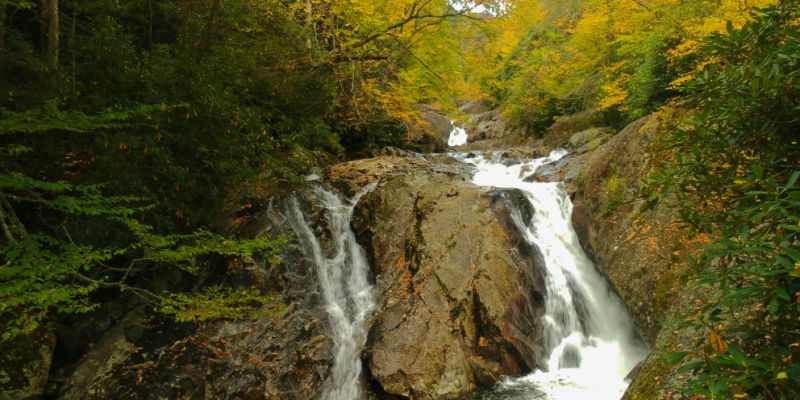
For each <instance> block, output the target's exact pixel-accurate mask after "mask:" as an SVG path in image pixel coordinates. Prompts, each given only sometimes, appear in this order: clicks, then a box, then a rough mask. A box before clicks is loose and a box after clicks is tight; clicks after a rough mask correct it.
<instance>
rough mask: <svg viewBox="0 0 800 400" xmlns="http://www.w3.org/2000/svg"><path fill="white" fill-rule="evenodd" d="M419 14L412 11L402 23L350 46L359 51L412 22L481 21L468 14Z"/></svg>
mask: <svg viewBox="0 0 800 400" xmlns="http://www.w3.org/2000/svg"><path fill="white" fill-rule="evenodd" d="M419 12H420V11H417V13H416V14H414V13H413V9H412V13H410V14H409V15H408V16H407V17H406V18H405V19H403V20H401V21H400V22H397V23H396V24H394V25H390V26H389V27H387V28H386V29H384V30H383V31H382V32H379V33H375V34H372V35H370V36H368V37H366V38H364V39H363V40H361V41H360V42H358V43H356V44H354V45H352V46H349V48H351V49H357V48H360V47H364V46H366V45H367V44H369V43H370V42H372V41H374V40H375V39H378V38H379V37H381V36H383V35H386V34H388V33H389V32H391V31H393V30H395V29H399V28H402V27H403V26H405V25H406V24H408V23H409V22H411V21H416V20H425V19H447V18H453V17H464V18H469V19H476V20H477V19H480V18H477V17H473V16H471V15H469V14H466V13H465V12H458V13H447V14H439V15H435V14H425V15H420V14H419Z"/></svg>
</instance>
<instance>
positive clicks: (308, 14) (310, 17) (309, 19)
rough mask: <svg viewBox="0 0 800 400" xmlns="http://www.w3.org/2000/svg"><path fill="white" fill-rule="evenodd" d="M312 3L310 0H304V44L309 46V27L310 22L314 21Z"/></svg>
mask: <svg viewBox="0 0 800 400" xmlns="http://www.w3.org/2000/svg"><path fill="white" fill-rule="evenodd" d="M313 7H314V4H312V3H311V0H306V35H308V39H306V46H308V48H309V49H310V48H311V44H312V43H311V28H312V24H313V23H314V8H313Z"/></svg>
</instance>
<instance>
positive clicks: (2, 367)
mask: <svg viewBox="0 0 800 400" xmlns="http://www.w3.org/2000/svg"><path fill="white" fill-rule="evenodd" d="M55 345H56V336H55V333H54V332H53V329H52V327H50V326H48V327H42V328H39V329H38V330H36V331H35V332H33V333H31V334H29V335H22V336H18V337H16V338H14V339H12V340H10V341H7V342H5V343H3V351H2V352H1V353H2V354H0V400H20V399H39V398H42V396H44V394H45V392H46V389H47V377H48V376H49V375H50V366H51V364H52V362H53V351H54V349H55Z"/></svg>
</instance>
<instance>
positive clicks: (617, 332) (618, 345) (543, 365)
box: [450, 149, 647, 400]
mask: <svg viewBox="0 0 800 400" xmlns="http://www.w3.org/2000/svg"><path fill="white" fill-rule="evenodd" d="M450 154H451V155H452V156H453V157H454V158H456V159H458V160H460V161H462V162H465V163H469V164H472V165H474V166H475V167H476V172H475V175H474V176H473V182H474V183H475V184H477V185H482V186H493V187H498V188H516V189H520V190H521V191H522V192H523V193H524V194H525V196H526V198H527V199H528V201H529V202H530V204H531V206H532V207H533V210H534V214H533V216H532V218H531V220H530V221H523V220H522V217H521V215H522V213H521V212H519V210H514V209H513V207H510V208H509V209H510V211H511V214H512V218H513V219H514V222H515V224H516V225H517V227H518V228H519V229H520V231H521V232H522V233H523V235H524V236H525V239H526V240H527V241H528V242H529V243H530V244H533V245H534V246H536V247H537V248H538V249H539V251H540V252H541V253H542V255H543V258H544V261H545V267H546V276H545V285H546V288H547V293H546V300H545V309H546V311H545V315H544V316H543V318H542V324H543V329H544V332H543V334H544V346H545V349H546V351H547V353H548V354H549V355H548V356H547V359H546V360H540V361H541V362H540V368H539V369H537V370H536V371H534V372H533V373H531V374H530V375H528V376H525V377H521V378H509V379H506V380H505V381H503V382H501V383H500V384H498V385H497V386H496V387H495V388H493V389H492V390H491V391H489V392H486V393H483V394H478V395H476V396H474V397H475V398H485V399H547V400H567V399H569V400H573V399H577V400H582V399H592V400H617V399H619V398H620V397H621V396H622V394H623V393H624V391H625V389H626V388H627V386H628V382H626V381H625V376H626V375H627V374H628V372H629V371H630V370H631V369H633V367H635V366H636V364H637V363H638V362H639V361H640V360H642V359H643V358H644V357H645V355H646V354H647V348H646V346H645V345H644V343H643V342H642V340H641V339H640V338H639V336H638V334H637V333H636V331H635V328H634V326H633V323H632V321H631V319H630V317H629V315H628V312H627V310H626V309H625V307H624V305H623V304H622V301H621V300H620V299H619V297H618V296H617V295H616V294H615V293H614V292H613V291H612V290H611V288H610V286H609V285H608V283H607V282H606V281H605V279H604V278H603V277H602V276H601V274H600V273H599V272H598V270H597V269H596V267H595V266H594V264H593V263H592V262H591V261H590V260H589V259H588V257H587V256H586V254H585V253H584V252H583V249H582V248H581V246H580V243H579V242H578V238H577V236H576V234H575V232H574V230H573V228H572V224H571V214H572V202H571V201H570V199H569V196H568V195H567V193H566V192H565V191H564V189H563V184H561V183H540V182H533V183H528V182H524V181H523V178H525V177H526V176H527V175H529V174H531V173H533V171H535V170H536V168H537V167H538V166H540V165H544V164H548V163H552V162H555V161H557V160H559V159H560V158H562V157H563V156H564V155H566V151H564V150H562V149H557V150H554V151H553V152H552V153H551V154H550V156H548V157H545V158H540V159H536V160H530V161H528V162H523V163H519V164H516V165H511V166H507V165H504V163H502V160H500V157H499V156H498V155H497V154H494V155H493V156H492V157H490V158H491V160H486V159H484V158H483V157H482V154H481V155H479V156H478V157H473V158H466V156H465V155H463V154H454V153H450Z"/></svg>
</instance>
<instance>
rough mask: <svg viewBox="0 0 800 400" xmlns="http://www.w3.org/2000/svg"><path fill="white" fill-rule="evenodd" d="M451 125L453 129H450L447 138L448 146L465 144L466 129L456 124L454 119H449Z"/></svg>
mask: <svg viewBox="0 0 800 400" xmlns="http://www.w3.org/2000/svg"><path fill="white" fill-rule="evenodd" d="M450 123H451V124H452V125H453V130H452V131H450V137H449V138H448V139H447V145H448V146H461V145H464V144H467V131H466V130H464V128H462V127H460V126H458V125H456V121H450Z"/></svg>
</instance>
